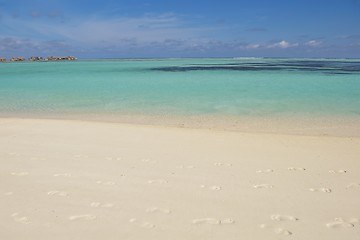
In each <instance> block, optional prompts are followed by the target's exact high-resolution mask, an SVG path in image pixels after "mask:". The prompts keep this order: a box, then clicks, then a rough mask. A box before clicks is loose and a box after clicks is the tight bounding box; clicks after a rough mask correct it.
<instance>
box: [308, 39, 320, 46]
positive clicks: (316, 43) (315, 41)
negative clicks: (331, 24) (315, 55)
mask: <svg viewBox="0 0 360 240" xmlns="http://www.w3.org/2000/svg"><path fill="white" fill-rule="evenodd" d="M321 44H322V42H320V41H317V40H311V41H308V42H306V43H305V45H306V46H308V47H319V46H320V45H321Z"/></svg>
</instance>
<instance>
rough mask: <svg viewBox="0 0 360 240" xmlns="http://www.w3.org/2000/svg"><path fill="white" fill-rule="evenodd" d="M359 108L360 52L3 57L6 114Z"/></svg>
mask: <svg viewBox="0 0 360 240" xmlns="http://www.w3.org/2000/svg"><path fill="white" fill-rule="evenodd" d="M12 113H29V114H35V115H36V114H45V115H46V114H49V115H51V114H54V113H69V114H72V113H74V114H81V113H100V114H104V115H106V114H119V115H121V114H145V115H146V114H149V115H154V114H155V115H162V114H166V115H174V116H189V115H191V116H197V115H206V116H208V115H211V116H218V117H226V116H231V117H237V116H239V117H243V116H251V117H274V116H276V117H281V116H295V117H296V116H303V115H308V116H313V117H316V116H346V117H359V116H360V60H327V59H149V60H91V61H90V60H87V61H84V60H79V61H76V62H23V63H3V64H0V114H2V115H6V114H12Z"/></svg>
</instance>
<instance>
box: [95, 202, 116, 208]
mask: <svg viewBox="0 0 360 240" xmlns="http://www.w3.org/2000/svg"><path fill="white" fill-rule="evenodd" d="M90 206H91V207H96V208H112V207H114V206H115V205H114V204H113V203H100V202H92V203H90Z"/></svg>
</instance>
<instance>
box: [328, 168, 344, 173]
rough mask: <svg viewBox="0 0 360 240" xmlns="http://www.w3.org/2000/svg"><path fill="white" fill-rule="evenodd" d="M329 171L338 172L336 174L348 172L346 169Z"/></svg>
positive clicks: (331, 171) (330, 171)
mask: <svg viewBox="0 0 360 240" xmlns="http://www.w3.org/2000/svg"><path fill="white" fill-rule="evenodd" d="M329 173H336V174H344V173H347V171H346V170H342V169H340V170H329Z"/></svg>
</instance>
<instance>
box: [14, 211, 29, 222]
mask: <svg viewBox="0 0 360 240" xmlns="http://www.w3.org/2000/svg"><path fill="white" fill-rule="evenodd" d="M11 217H12V218H13V219H14V221H15V222H18V223H22V224H29V223H30V220H29V218H28V217H25V216H21V215H20V214H19V213H13V214H11Z"/></svg>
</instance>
